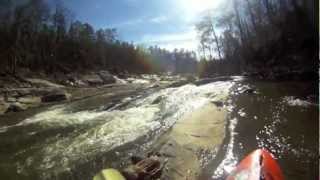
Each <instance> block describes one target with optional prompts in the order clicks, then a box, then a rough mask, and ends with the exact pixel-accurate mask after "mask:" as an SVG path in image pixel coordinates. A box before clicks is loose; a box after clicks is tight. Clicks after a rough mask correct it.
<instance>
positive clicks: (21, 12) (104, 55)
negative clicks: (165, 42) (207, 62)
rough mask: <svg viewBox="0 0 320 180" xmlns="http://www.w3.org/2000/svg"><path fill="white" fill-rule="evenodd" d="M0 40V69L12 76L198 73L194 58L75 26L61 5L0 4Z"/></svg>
mask: <svg viewBox="0 0 320 180" xmlns="http://www.w3.org/2000/svg"><path fill="white" fill-rule="evenodd" d="M0 39H1V44H0V58H1V62H0V63H1V64H0V67H1V70H2V71H3V72H7V73H11V74H15V73H16V72H19V69H20V70H21V69H27V70H29V71H30V70H32V71H35V72H42V73H45V74H52V73H65V74H67V73H71V72H75V71H76V72H81V71H95V70H109V71H110V72H112V73H115V74H118V73H124V72H126V73H133V74H141V73H158V72H164V71H167V70H169V69H170V70H171V71H175V70H177V72H195V67H196V57H195V53H194V52H189V51H185V50H175V51H174V52H169V51H167V50H165V49H161V48H159V47H157V46H155V47H150V48H147V47H143V46H139V45H134V44H133V43H128V42H125V41H122V40H120V39H119V38H118V34H117V30H116V29H114V28H107V29H98V30H95V29H94V28H93V27H92V25H90V24H89V23H83V22H80V21H78V20H74V18H73V14H72V12H70V10H68V9H67V8H65V7H64V6H63V3H61V2H59V1H58V3H56V4H55V6H54V7H50V6H49V5H48V3H47V2H46V1H45V0H30V1H27V2H25V3H17V2H16V1H11V0H7V1H1V4H0ZM178 64H183V66H180V65H178ZM188 64H189V65H188ZM176 66H179V68H176ZM184 66H186V68H182V67H184Z"/></svg>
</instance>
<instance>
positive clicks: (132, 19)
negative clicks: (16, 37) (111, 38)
mask: <svg viewBox="0 0 320 180" xmlns="http://www.w3.org/2000/svg"><path fill="white" fill-rule="evenodd" d="M221 1H222V0H68V1H64V4H65V6H66V7H67V8H69V9H70V10H71V11H72V12H73V13H74V15H75V19H77V20H80V21H82V22H88V23H89V24H91V25H93V26H94V27H95V28H96V29H97V28H116V29H117V31H118V34H119V38H120V39H121V40H124V41H128V42H133V43H135V44H143V45H146V46H150V45H158V46H159V47H162V48H166V49H168V50H173V49H174V48H178V49H180V48H184V49H188V50H195V51H196V50H197V47H198V38H197V33H196V30H195V23H196V22H198V21H199V19H200V17H201V14H203V12H205V11H208V10H210V9H215V8H217V7H218V5H219V4H220V2H221Z"/></svg>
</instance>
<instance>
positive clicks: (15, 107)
mask: <svg viewBox="0 0 320 180" xmlns="http://www.w3.org/2000/svg"><path fill="white" fill-rule="evenodd" d="M26 109H27V106H26V105H24V104H21V103H19V102H15V103H12V104H10V105H9V107H8V108H7V110H6V113H8V112H20V111H24V110H26Z"/></svg>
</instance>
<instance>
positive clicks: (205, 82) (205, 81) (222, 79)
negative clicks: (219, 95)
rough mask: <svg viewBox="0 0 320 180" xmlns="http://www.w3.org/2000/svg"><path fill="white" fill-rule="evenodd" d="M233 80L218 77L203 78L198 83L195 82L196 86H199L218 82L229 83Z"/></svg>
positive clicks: (227, 77) (226, 77)
mask: <svg viewBox="0 0 320 180" xmlns="http://www.w3.org/2000/svg"><path fill="white" fill-rule="evenodd" d="M229 80H232V78H231V77H230V76H221V77H216V78H203V79H200V80H198V81H195V82H194V84H195V85H197V86H200V85H203V84H208V83H212V82H216V81H229Z"/></svg>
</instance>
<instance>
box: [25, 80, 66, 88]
mask: <svg viewBox="0 0 320 180" xmlns="http://www.w3.org/2000/svg"><path fill="white" fill-rule="evenodd" d="M27 81H28V82H29V83H31V84H32V85H33V86H36V87H54V88H62V87H64V86H62V85H60V84H55V83H53V82H50V81H48V80H45V79H36V78H32V79H31V78H30V79H27Z"/></svg>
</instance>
